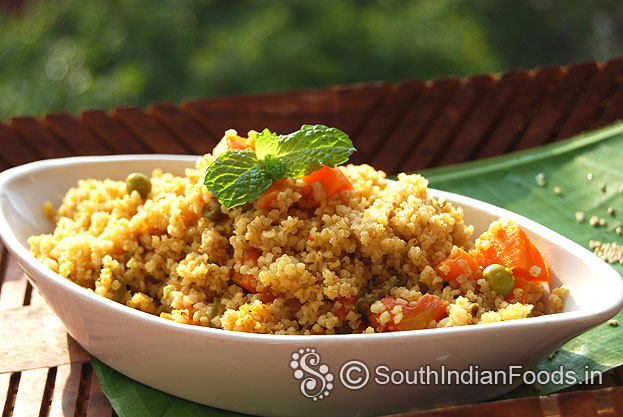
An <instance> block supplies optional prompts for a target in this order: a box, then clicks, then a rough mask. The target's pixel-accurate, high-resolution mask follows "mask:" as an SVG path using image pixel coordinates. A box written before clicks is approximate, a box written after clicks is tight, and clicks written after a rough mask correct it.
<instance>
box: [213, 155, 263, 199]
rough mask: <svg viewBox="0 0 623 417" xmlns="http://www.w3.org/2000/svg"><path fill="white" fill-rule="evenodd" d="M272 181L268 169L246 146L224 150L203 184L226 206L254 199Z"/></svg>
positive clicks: (214, 162)
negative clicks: (242, 148)
mask: <svg viewBox="0 0 623 417" xmlns="http://www.w3.org/2000/svg"><path fill="white" fill-rule="evenodd" d="M272 183H273V178H272V177H271V173H270V172H269V171H268V170H267V169H266V168H265V167H264V165H263V164H261V163H259V161H258V160H257V158H256V156H255V152H253V151H252V150H249V149H245V150H243V151H240V150H230V151H227V152H223V153H222V154H220V155H219V156H218V157H217V158H216V159H215V160H214V161H213V162H212V163H211V164H210V166H208V168H207V170H206V175H205V185H206V187H208V190H210V192H211V193H212V194H214V196H215V197H216V198H217V199H218V201H219V202H220V203H221V204H222V205H224V206H225V207H227V208H231V207H235V206H239V205H242V204H244V203H246V202H248V201H253V200H255V199H256V198H258V197H259V196H260V194H262V193H263V192H264V191H266V190H267V189H268V188H269V187H270V186H271V184H272Z"/></svg>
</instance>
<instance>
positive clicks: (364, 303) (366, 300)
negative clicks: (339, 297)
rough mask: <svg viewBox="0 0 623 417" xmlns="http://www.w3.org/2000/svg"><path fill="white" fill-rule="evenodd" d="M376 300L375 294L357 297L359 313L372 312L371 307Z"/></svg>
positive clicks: (356, 306)
mask: <svg viewBox="0 0 623 417" xmlns="http://www.w3.org/2000/svg"><path fill="white" fill-rule="evenodd" d="M376 300H377V298H376V297H373V296H368V297H359V298H357V301H355V308H356V309H357V312H358V313H359V314H362V315H364V316H365V315H367V314H369V313H370V307H371V306H372V304H374V302H375V301H376Z"/></svg>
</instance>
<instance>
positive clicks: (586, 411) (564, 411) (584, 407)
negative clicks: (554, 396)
mask: <svg viewBox="0 0 623 417" xmlns="http://www.w3.org/2000/svg"><path fill="white" fill-rule="evenodd" d="M558 407H559V409H560V414H561V415H563V416H565V417H591V416H594V417H597V409H596V407H595V399H594V397H593V393H592V392H591V391H574V392H573V395H561V396H559V397H558Z"/></svg>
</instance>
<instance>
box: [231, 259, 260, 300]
mask: <svg viewBox="0 0 623 417" xmlns="http://www.w3.org/2000/svg"><path fill="white" fill-rule="evenodd" d="M260 255H261V254H260V252H258V251H257V250H255V249H253V248H250V249H245V250H243V251H242V263H243V264H245V263H246V262H247V261H249V260H250V261H252V262H253V263H254V264H255V265H257V260H258V259H259V257H260ZM231 272H232V274H231V280H232V281H234V283H236V284H238V285H239V286H241V287H242V288H244V289H245V290H247V291H249V292H250V293H253V294H257V293H258V292H259V291H258V290H257V288H256V286H257V283H256V280H255V278H254V277H253V275H249V274H243V273H241V272H239V271H236V270H235V269H232V270H231Z"/></svg>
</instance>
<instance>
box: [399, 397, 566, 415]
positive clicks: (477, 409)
mask: <svg viewBox="0 0 623 417" xmlns="http://www.w3.org/2000/svg"><path fill="white" fill-rule="evenodd" d="M481 416H488V417H527V416H530V417H539V416H543V412H542V410H541V405H540V403H539V398H538V397H532V398H520V399H516V400H505V401H494V402H489V403H482V404H469V405H463V406H458V407H447V408H441V409H437V410H428V411H422V412H419V413H409V414H402V415H400V417H481ZM396 417H399V416H396ZM561 417H562V416H561Z"/></svg>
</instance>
